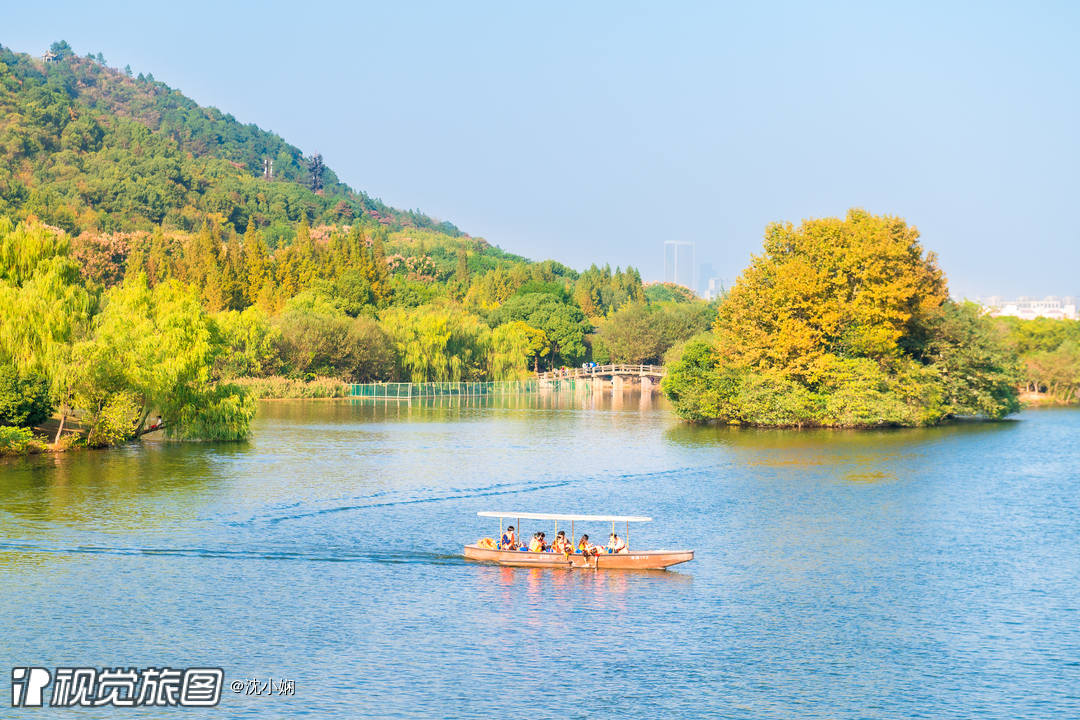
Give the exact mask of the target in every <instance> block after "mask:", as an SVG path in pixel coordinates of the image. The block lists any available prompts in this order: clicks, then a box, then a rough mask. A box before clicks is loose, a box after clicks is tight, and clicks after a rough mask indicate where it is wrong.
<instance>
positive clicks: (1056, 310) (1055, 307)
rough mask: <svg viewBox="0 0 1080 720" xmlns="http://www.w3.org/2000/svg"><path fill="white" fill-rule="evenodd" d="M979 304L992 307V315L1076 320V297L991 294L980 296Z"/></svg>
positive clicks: (1027, 318)
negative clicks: (1030, 296) (1013, 298)
mask: <svg viewBox="0 0 1080 720" xmlns="http://www.w3.org/2000/svg"><path fill="white" fill-rule="evenodd" d="M979 304H981V305H982V306H983V307H986V308H990V315H991V316H992V317H1000V316H1003V315H1004V316H1009V317H1018V318H1023V319H1024V320H1032V319H1034V318H1037V317H1044V318H1053V319H1055V320H1076V319H1077V316H1076V298H1075V297H1072V296H1070V297H1063V298H1059V297H1054V296H1053V295H1051V296H1050V297H1047V298H1044V299H1042V300H1036V299H1035V298H1029V297H1019V298H1017V299H1016V300H1005V299H1004V298H1003V297H1001V296H1000V295H991V296H990V297H987V298H980V299H979Z"/></svg>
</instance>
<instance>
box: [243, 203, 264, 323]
mask: <svg viewBox="0 0 1080 720" xmlns="http://www.w3.org/2000/svg"><path fill="white" fill-rule="evenodd" d="M266 255H267V253H266V243H264V242H263V240H262V236H261V235H260V234H259V233H257V232H256V231H255V224H254V223H251V224H249V225H248V228H247V232H246V233H244V266H245V269H246V271H247V290H246V299H247V303H248V305H254V304H255V303H256V301H257V300H258V298H259V291H260V290H262V286H263V284H264V283H266V279H267V257H266Z"/></svg>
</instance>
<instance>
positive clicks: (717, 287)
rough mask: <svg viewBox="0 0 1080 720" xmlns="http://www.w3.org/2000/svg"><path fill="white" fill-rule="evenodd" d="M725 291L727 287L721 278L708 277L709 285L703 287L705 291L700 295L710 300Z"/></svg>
mask: <svg viewBox="0 0 1080 720" xmlns="http://www.w3.org/2000/svg"><path fill="white" fill-rule="evenodd" d="M726 292H727V287H726V285H725V283H724V280H723V278H718V277H714V278H709V285H708V287H707V288H706V289H705V293H704V295H702V297H704V298H705V299H706V300H712V299H713V298H716V297H719V296H720V295H723V294H724V293H726Z"/></svg>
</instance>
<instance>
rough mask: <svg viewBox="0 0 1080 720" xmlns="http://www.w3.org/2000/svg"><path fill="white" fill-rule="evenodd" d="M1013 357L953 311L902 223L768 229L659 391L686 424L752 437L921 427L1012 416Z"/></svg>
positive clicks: (984, 328)
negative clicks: (718, 425)
mask: <svg viewBox="0 0 1080 720" xmlns="http://www.w3.org/2000/svg"><path fill="white" fill-rule="evenodd" d="M1016 371H1017V365H1016V360H1015V356H1014V355H1013V354H1012V353H1011V352H1009V351H1008V350H1007V348H1005V346H1004V345H1003V344H1002V343H1001V341H1000V338H999V335H998V334H997V333H995V332H994V331H993V328H992V327H991V325H990V323H989V321H988V320H986V319H984V318H982V317H980V315H979V312H978V311H977V310H975V309H974V308H971V307H965V306H962V305H957V304H956V303H954V302H952V301H951V300H949V299H948V287H947V285H946V281H945V275H944V273H942V271H941V269H940V268H939V267H938V265H937V258H936V257H935V255H934V253H932V252H931V253H927V252H924V250H923V247H922V245H921V244H920V243H919V234H918V231H917V230H916V229H915V228H914V227H911V226H909V225H908V224H907V223H906V222H905V221H904V220H902V219H900V218H896V217H890V216H875V215H871V214H869V213H867V212H865V211H863V210H859V209H854V210H851V211H849V212H848V214H847V216H846V217H845V218H844V219H839V218H824V219H816V220H807V221H804V222H803V223H802V224H801V225H800V226H799V227H797V228H796V227H794V226H793V225H791V224H790V223H774V224H772V225H770V226H769V227H768V228H767V229H766V232H765V243H764V253H763V254H762V255H760V256H758V257H755V258H754V259H753V261H752V263H751V265H750V267H749V268H747V269H746V270H745V271H744V272H743V274H742V276H741V277H740V278H739V279H738V281H737V282H736V284H735V287H734V288H732V290H731V292H730V294H729V295H728V297H727V298H726V300H725V302H724V303H723V305H721V307H720V309H719V314H718V317H717V320H716V324H715V327H714V335H713V337H712V339H710V340H708V341H701V342H699V343H698V345H697V346H695V347H692V348H689V347H688V348H687V352H686V353H684V356H683V358H682V360H680V362H679V363H678V364H676V366H675V367H674V368H672V371H671V375H670V376H669V377H668V379H667V380H666V381H665V383H664V387H665V389H666V391H667V392H668V395H669V396H670V397H671V399H672V400H673V401H674V403H675V407H676V409H677V411H678V412H680V414H682V415H683V416H685V417H688V418H691V419H698V420H704V419H718V420H723V421H727V422H738V423H750V424H755V425H770V426H791V425H827V426H844V427H857V426H866V425H926V424H933V423H936V422H939V421H940V420H942V419H943V418H945V417H949V416H952V415H981V416H986V417H991V418H1000V417H1003V416H1004V415H1006V414H1008V413H1010V412H1014V411H1015V410H1017V409H1018V405H1017V401H1016V388H1015V382H1016Z"/></svg>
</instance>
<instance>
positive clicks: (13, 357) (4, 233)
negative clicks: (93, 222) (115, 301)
mask: <svg viewBox="0 0 1080 720" xmlns="http://www.w3.org/2000/svg"><path fill="white" fill-rule="evenodd" d="M69 252H70V243H69V241H68V238H67V236H66V235H65V234H64V233H58V232H55V230H53V229H50V228H48V227H46V226H44V225H42V224H40V223H25V222H24V223H20V224H19V226H18V227H17V228H14V229H13V228H12V226H11V222H10V221H9V220H8V219H7V218H4V217H0V363H8V364H11V365H13V366H14V367H15V368H16V369H17V370H18V371H19V372H20V373H38V374H40V375H43V376H44V377H47V378H49V381H50V386H51V388H52V391H53V393H54V395H55V396H56V397H60V398H63V397H64V396H65V395H66V393H65V388H66V387H67V382H68V379H69V378H68V374H67V371H68V361H69V357H70V349H71V343H72V341H73V340H75V339H76V338H77V337H78V336H79V335H80V334H81V333H82V332H84V330H85V327H86V323H87V322H88V321H89V319H90V315H91V313H92V311H93V309H94V300H93V298H92V297H91V296H90V294H89V293H88V292H87V291H86V288H85V287H83V286H82V284H81V278H80V275H79V266H78V264H77V263H76V262H75V261H74V260H73V259H72V258H71V257H70V255H69Z"/></svg>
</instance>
